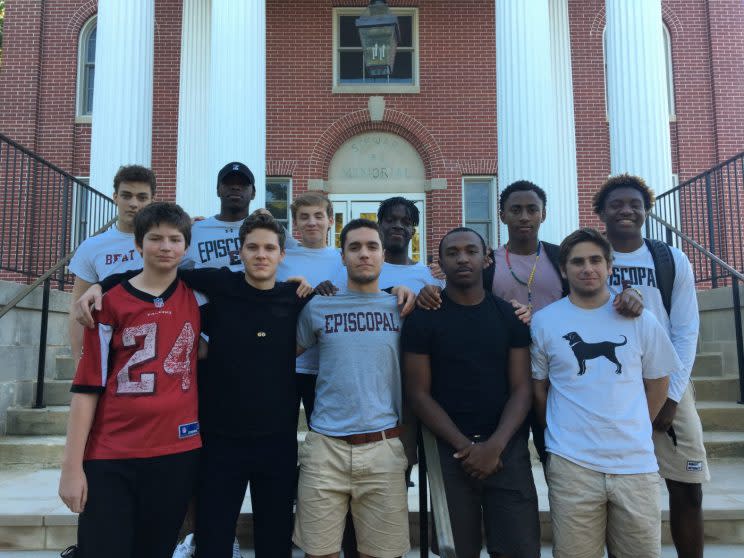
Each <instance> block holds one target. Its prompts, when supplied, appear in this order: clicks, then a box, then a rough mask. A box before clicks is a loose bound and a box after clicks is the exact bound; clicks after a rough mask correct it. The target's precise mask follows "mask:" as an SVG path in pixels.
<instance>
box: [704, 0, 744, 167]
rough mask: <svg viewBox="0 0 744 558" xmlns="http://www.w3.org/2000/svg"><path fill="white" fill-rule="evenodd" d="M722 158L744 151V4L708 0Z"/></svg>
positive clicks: (718, 147)
mask: <svg viewBox="0 0 744 558" xmlns="http://www.w3.org/2000/svg"><path fill="white" fill-rule="evenodd" d="M708 18H709V32H710V35H709V36H710V51H709V52H710V57H711V66H712V77H713V96H714V103H715V111H716V114H715V125H716V132H717V133H716V150H717V153H716V155H717V157H718V160H719V161H721V160H725V159H728V158H729V157H732V156H734V155H736V154H737V153H740V152H741V151H744V57H743V56H742V54H743V53H744V4H743V3H742V2H741V1H740V0H714V1H709V2H708Z"/></svg>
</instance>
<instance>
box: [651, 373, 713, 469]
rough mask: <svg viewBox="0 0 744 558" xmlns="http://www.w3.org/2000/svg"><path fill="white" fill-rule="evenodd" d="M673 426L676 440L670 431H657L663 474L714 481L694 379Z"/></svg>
mask: <svg viewBox="0 0 744 558" xmlns="http://www.w3.org/2000/svg"><path fill="white" fill-rule="evenodd" d="M672 428H673V429H674V434H675V435H676V443H675V440H674V439H673V438H672V437H671V435H670V434H669V433H667V432H657V431H656V430H654V450H655V452H656V460H657V461H658V462H659V475H661V477H662V478H665V479H669V480H673V481H678V482H686V483H690V484H701V483H703V482H704V481H707V480H710V473H709V472H708V460H707V458H706V457H705V444H703V425H702V423H701V422H700V417H699V416H698V413H697V409H696V408H695V396H694V387H693V386H692V381H691V382H690V383H689V384H688V386H687V389H686V390H685V393H684V394H683V395H682V399H680V401H679V403H678V404H677V414H676V415H675V416H674V421H673V422H672Z"/></svg>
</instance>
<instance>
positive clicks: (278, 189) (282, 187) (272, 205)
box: [266, 181, 289, 220]
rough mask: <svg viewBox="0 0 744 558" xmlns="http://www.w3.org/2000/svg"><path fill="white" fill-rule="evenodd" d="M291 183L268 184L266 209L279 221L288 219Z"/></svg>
mask: <svg viewBox="0 0 744 558" xmlns="http://www.w3.org/2000/svg"><path fill="white" fill-rule="evenodd" d="M288 190H289V183H288V182H286V181H276V182H269V181H267V182H266V209H268V210H269V213H271V214H272V215H273V216H274V219H277V220H286V219H287V206H288V200H287V197H288Z"/></svg>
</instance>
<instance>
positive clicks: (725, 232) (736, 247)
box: [646, 153, 744, 288]
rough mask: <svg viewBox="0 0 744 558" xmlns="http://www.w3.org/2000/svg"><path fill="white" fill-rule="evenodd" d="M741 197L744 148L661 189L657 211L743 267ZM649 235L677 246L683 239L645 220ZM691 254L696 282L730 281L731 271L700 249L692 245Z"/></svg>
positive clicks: (743, 197)
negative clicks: (702, 171) (693, 174)
mask: <svg viewBox="0 0 744 558" xmlns="http://www.w3.org/2000/svg"><path fill="white" fill-rule="evenodd" d="M743 202H744V153H739V154H738V155H736V156H735V157H732V158H731V159H729V160H727V161H724V162H723V163H720V164H718V165H716V166H715V167H713V168H711V169H709V170H707V171H705V172H704V173H702V174H699V175H697V176H695V177H694V178H691V179H690V180H687V181H686V182H684V183H682V184H680V185H679V186H677V187H675V188H672V189H671V190H669V191H667V192H664V193H663V194H659V195H658V196H657V197H656V204H655V205H654V209H653V215H654V216H656V217H657V218H658V219H660V220H661V221H664V222H665V223H668V224H670V225H672V226H673V227H674V228H676V229H678V230H679V231H680V233H681V234H682V235H684V236H685V237H687V238H688V239H690V240H691V241H694V242H695V243H697V244H698V245H700V246H702V247H703V248H705V249H706V250H707V251H708V252H709V253H710V254H714V255H716V256H717V257H719V258H720V259H721V260H723V261H724V262H726V263H727V264H728V265H730V266H731V267H732V268H734V269H735V270H737V271H739V272H744V230H743V229H742V226H743V225H744V217H742V211H744V207H742V203H743ZM646 236H647V237H649V238H656V239H658V240H663V241H665V242H666V243H667V244H672V245H674V246H677V247H678V248H682V247H683V243H684V242H683V239H682V237H681V236H678V235H676V234H674V233H673V232H672V231H670V230H669V229H668V228H667V227H664V226H663V225H661V223H660V222H659V221H657V220H653V219H649V220H648V221H646ZM688 244H689V243H688ZM686 251H687V250H686ZM687 255H688V257H689V258H690V263H691V264H692V269H693V271H694V273H695V281H696V282H697V283H698V284H702V285H701V286H710V287H712V288H716V287H718V286H723V285H729V284H731V279H730V274H729V273H727V272H724V271H723V270H722V269H721V267H720V266H719V265H718V264H717V263H716V262H715V261H712V260H711V259H710V258H709V257H708V256H707V255H706V254H704V253H703V252H702V251H700V250H690V251H687Z"/></svg>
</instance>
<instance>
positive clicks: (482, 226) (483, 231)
mask: <svg viewBox="0 0 744 558" xmlns="http://www.w3.org/2000/svg"><path fill="white" fill-rule="evenodd" d="M465 226H466V227H470V228H471V229H473V230H474V231H475V232H477V233H478V234H480V235H481V236H482V237H483V240H485V241H486V246H491V236H490V234H489V229H490V228H491V227H489V224H488V223H469V222H467V221H466V222H465Z"/></svg>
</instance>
